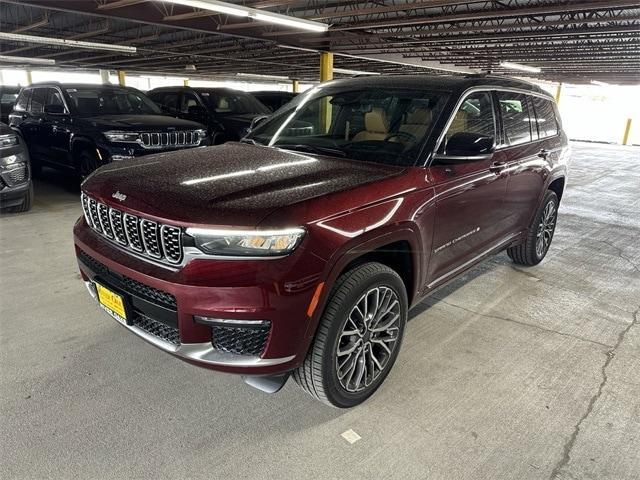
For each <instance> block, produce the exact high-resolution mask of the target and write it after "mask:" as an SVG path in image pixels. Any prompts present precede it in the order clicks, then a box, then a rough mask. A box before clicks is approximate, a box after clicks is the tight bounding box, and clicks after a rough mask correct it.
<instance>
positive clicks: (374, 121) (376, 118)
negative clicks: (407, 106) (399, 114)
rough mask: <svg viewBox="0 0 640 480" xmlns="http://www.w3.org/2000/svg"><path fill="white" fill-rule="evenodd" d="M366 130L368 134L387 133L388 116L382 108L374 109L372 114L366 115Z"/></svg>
mask: <svg viewBox="0 0 640 480" xmlns="http://www.w3.org/2000/svg"><path fill="white" fill-rule="evenodd" d="M364 128H365V130H366V131H367V132H375V133H387V132H388V131H389V127H388V125H387V116H386V115H385V113H384V109H383V108H381V107H373V108H372V109H371V111H370V112H367V113H365V114H364Z"/></svg>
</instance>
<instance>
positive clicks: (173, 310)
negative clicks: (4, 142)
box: [74, 219, 322, 375]
mask: <svg viewBox="0 0 640 480" xmlns="http://www.w3.org/2000/svg"><path fill="white" fill-rule="evenodd" d="M74 233H75V244H76V253H77V256H78V263H79V267H80V271H81V273H82V276H83V279H84V280H85V282H86V283H87V288H88V289H89V291H90V292H91V294H92V296H95V291H94V287H93V283H94V282H96V281H97V282H99V283H101V284H103V285H105V286H107V287H109V288H113V289H114V290H115V291H116V292H121V293H123V294H124V295H126V297H127V298H129V299H130V303H131V305H130V311H132V312H134V315H133V316H132V320H131V321H130V322H127V323H123V322H119V323H121V324H122V325H123V326H124V327H125V328H127V329H128V330H129V331H130V332H132V333H134V334H136V335H138V336H139V337H141V338H143V339H144V340H146V341H147V342H149V343H151V344H153V345H154V346H156V347H158V348H160V349H161V350H163V351H165V352H167V353H170V354H172V355H174V356H176V357H178V358H180V359H182V360H184V361H187V362H189V363H191V364H194V365H198V366H201V367H204V368H209V369H213V370H219V371H224V372H229V373H239V374H244V375H274V374H279V373H283V372H287V371H290V370H292V369H293V368H295V367H296V366H297V365H299V364H300V363H301V362H302V361H303V360H304V357H305V355H306V351H307V348H308V346H309V343H310V338H309V331H310V330H311V329H310V328H309V327H310V321H311V319H310V318H309V317H308V316H307V309H308V305H309V303H310V301H311V298H312V297H313V293H314V291H315V288H316V286H317V282H309V277H308V276H307V275H306V272H307V271H308V269H309V267H310V264H313V261H311V262H309V261H308V259H304V258H303V259H297V258H294V257H295V255H292V256H290V257H287V258H285V259H281V260H258V261H255V260H254V261H237V260H236V261H218V260H205V259H200V260H192V261H191V262H189V263H188V264H187V265H185V266H184V267H182V268H180V269H179V270H172V269H167V268H163V267H162V266H158V265H154V264H151V263H149V262H145V261H144V260H141V259H139V258H136V257H134V256H132V255H129V254H128V253H126V252H123V251H121V250H119V249H118V247H116V246H114V245H112V244H110V243H109V242H107V241H105V240H103V239H102V238H100V237H98V236H97V235H95V234H94V232H92V231H91V230H90V229H88V227H86V224H85V223H84V220H83V219H81V220H79V221H78V223H77V224H76V227H75V229H74ZM87 258H88V259H89V260H88V259H87ZM316 267H317V269H318V271H321V269H322V265H320V264H318V265H315V267H314V268H316ZM105 269H106V270H105ZM292 276H293V277H294V278H296V279H299V278H301V277H306V278H304V280H305V281H304V282H302V283H301V282H300V281H296V282H291V281H289V279H290V277H292ZM314 277H315V278H316V279H317V281H318V282H319V281H320V280H319V275H317V276H314ZM132 282H135V283H132ZM143 287H149V288H150V289H152V290H153V291H154V292H155V293H154V292H151V293H149V292H145V291H144V290H143ZM158 292H159V293H158ZM164 294H166V295H169V297H164V296H163V295H164ZM172 298H173V299H174V300H172ZM195 317H207V318H210V319H228V320H229V321H231V322H242V321H253V322H256V321H258V320H261V321H264V322H268V324H269V330H268V333H266V334H265V336H264V348H262V350H261V351H260V353H259V354H258V353H257V352H256V351H255V350H252V351H251V352H250V353H238V352H237V350H236V349H234V348H233V347H234V344H233V341H234V340H233V339H232V340H231V341H232V343H231V344H229V343H226V344H224V348H220V333H219V332H220V330H216V328H215V327H212V326H211V325H207V324H203V323H200V322H198V321H197V320H196V318H195ZM140 319H141V320H140ZM148 321H151V322H155V323H153V325H152V326H153V328H149V322H148ZM156 327H158V328H156ZM167 328H169V329H171V328H173V329H175V335H174V334H172V333H170V334H169V335H167V334H164V333H163V334H161V335H158V334H157V332H158V331H163V332H164V331H166V329H167ZM226 328H228V327H226ZM234 338H240V339H241V338H242V337H241V335H237V336H236V337H234ZM251 341H253V340H251ZM229 347H231V348H229Z"/></svg>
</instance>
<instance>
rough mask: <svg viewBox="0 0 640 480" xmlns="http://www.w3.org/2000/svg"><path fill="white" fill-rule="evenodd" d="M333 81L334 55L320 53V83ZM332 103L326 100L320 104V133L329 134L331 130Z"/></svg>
mask: <svg viewBox="0 0 640 480" xmlns="http://www.w3.org/2000/svg"><path fill="white" fill-rule="evenodd" d="M329 80H333V53H330V52H320V83H322V82H328V81H329ZM331 113H332V112H331V103H329V99H328V98H324V99H323V100H322V103H321V104H320V128H321V130H322V131H321V132H320V133H329V130H330V129H331Z"/></svg>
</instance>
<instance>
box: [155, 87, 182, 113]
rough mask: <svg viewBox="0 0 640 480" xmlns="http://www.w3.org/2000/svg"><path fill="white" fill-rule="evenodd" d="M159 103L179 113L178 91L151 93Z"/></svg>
mask: <svg viewBox="0 0 640 480" xmlns="http://www.w3.org/2000/svg"><path fill="white" fill-rule="evenodd" d="M149 96H150V97H151V100H153V101H154V102H155V103H157V104H158V105H162V107H164V108H165V109H166V110H168V111H170V112H172V113H177V112H178V92H162V91H160V92H156V93H154V94H153V95H149Z"/></svg>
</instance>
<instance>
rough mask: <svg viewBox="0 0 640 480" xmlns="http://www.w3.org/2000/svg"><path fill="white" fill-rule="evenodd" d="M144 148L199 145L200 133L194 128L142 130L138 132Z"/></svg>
mask: <svg viewBox="0 0 640 480" xmlns="http://www.w3.org/2000/svg"><path fill="white" fill-rule="evenodd" d="M140 140H141V142H142V146H143V147H145V148H172V147H195V146H197V145H200V135H199V134H198V132H197V131H195V130H185V131H178V132H143V133H141V134H140Z"/></svg>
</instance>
